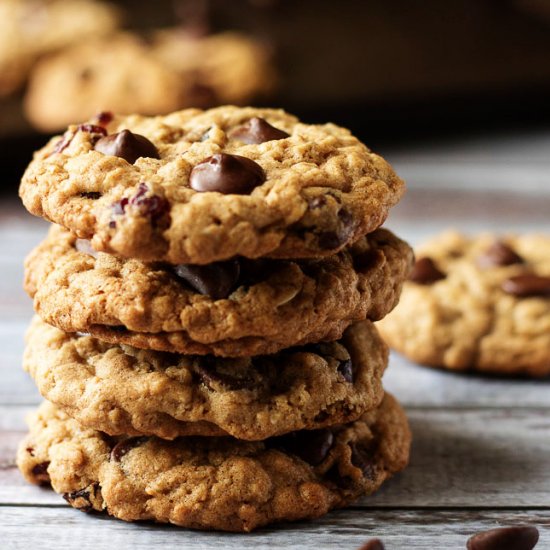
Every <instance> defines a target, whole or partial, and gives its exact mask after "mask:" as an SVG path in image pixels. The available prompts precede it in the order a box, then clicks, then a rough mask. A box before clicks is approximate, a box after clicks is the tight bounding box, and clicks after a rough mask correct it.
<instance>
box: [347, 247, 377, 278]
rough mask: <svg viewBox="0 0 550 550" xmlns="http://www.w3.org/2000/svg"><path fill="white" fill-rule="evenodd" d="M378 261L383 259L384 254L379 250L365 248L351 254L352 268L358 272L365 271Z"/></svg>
mask: <svg viewBox="0 0 550 550" xmlns="http://www.w3.org/2000/svg"><path fill="white" fill-rule="evenodd" d="M379 261H384V254H383V253H382V251H380V250H366V251H365V252H361V253H359V254H354V255H353V268H354V269H355V271H357V272H359V273H365V272H366V271H368V270H369V269H372V268H373V267H375V266H376V264H377V263H378V262H379Z"/></svg>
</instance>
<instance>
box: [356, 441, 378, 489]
mask: <svg viewBox="0 0 550 550" xmlns="http://www.w3.org/2000/svg"><path fill="white" fill-rule="evenodd" d="M350 447H351V463H352V464H353V465H354V466H355V467H356V468H359V469H360V470H361V471H362V472H363V475H364V476H365V477H366V478H367V479H370V480H371V481H374V478H375V474H376V471H375V466H374V464H373V462H372V451H371V449H370V448H368V447H362V446H360V445H357V444H356V443H351V444H350Z"/></svg>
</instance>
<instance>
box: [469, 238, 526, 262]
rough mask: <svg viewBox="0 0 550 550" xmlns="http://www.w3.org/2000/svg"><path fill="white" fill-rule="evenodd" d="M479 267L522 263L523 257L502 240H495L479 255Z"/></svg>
mask: <svg viewBox="0 0 550 550" xmlns="http://www.w3.org/2000/svg"><path fill="white" fill-rule="evenodd" d="M477 263H478V265H479V266H480V267H483V268H489V267H496V266H504V265H513V264H522V263H523V258H522V257H521V256H520V255H519V254H517V253H516V252H514V250H512V249H511V248H510V247H509V246H508V245H507V244H505V243H503V242H502V241H495V242H494V243H493V244H492V245H491V246H490V247H489V248H488V249H487V250H486V251H485V253H484V254H482V255H481V256H479V258H478V259H477Z"/></svg>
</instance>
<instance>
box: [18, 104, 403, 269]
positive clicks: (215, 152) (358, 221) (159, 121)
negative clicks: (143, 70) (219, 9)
mask: <svg viewBox="0 0 550 550" xmlns="http://www.w3.org/2000/svg"><path fill="white" fill-rule="evenodd" d="M94 122H95V124H92V123H89V124H84V125H80V126H71V127H70V128H69V130H67V132H66V133H65V135H64V136H63V137H61V138H59V137H57V138H53V139H52V141H51V142H50V143H49V144H48V145H46V146H45V147H44V148H43V149H42V150H40V151H39V152H38V153H36V154H35V157H34V160H33V161H32V163H31V164H30V166H29V167H28V169H27V171H26V172H25V175H24V176H23V180H22V182H21V187H20V194H21V197H22V199H23V202H24V204H25V206H26V207H27V208H28V210H29V211H30V212H31V213H33V214H35V215H38V216H43V217H45V218H46V219H48V220H50V221H53V222H55V223H58V224H60V225H62V226H64V227H66V228H67V229H70V230H72V231H74V232H76V233H77V234H78V236H79V237H81V238H88V239H92V246H93V247H94V248H95V249H96V250H101V251H105V252H111V253H115V254H118V255H121V256H124V257H132V258H138V259H141V260H144V261H165V262H169V263H172V264H179V263H193V264H208V263H212V262H215V261H221V260H226V259H228V258H233V257H235V256H245V257H248V258H257V257H260V256H270V257H277V258H311V257H324V256H329V255H332V254H335V253H336V252H338V251H339V250H341V249H342V248H343V247H344V246H346V245H347V244H349V243H352V242H354V241H356V240H357V239H358V238H359V237H361V236H362V235H364V234H366V233H368V232H370V231H373V230H375V229H376V228H377V227H379V226H380V225H381V224H382V222H383V221H384V220H385V218H386V216H387V214H388V211H389V209H390V207H391V206H393V205H394V204H395V203H396V202H397V201H398V200H399V198H400V197H401V195H402V193H403V192H404V184H403V182H402V181H401V180H400V179H399V178H398V177H397V175H396V174H395V173H394V172H393V170H392V169H391V167H390V166H389V164H388V163H387V162H386V161H384V160H383V159H382V158H381V157H379V156H378V155H376V154H374V153H372V152H371V151H370V150H369V149H367V147H365V146H364V145H363V144H362V143H361V142H360V141H358V140H357V139H356V138H355V137H353V136H352V135H351V134H350V133H349V131H348V130H345V129H343V128H340V127H338V126H335V125H333V124H326V125H308V124H303V123H301V122H299V121H298V120H297V119H296V118H295V117H293V116H291V115H288V114H286V113H285V112H283V111H277V110H271V109H254V108H237V107H220V108H217V109H212V110H210V111H199V110H185V111H180V112H178V113H173V114H171V115H168V116H165V117H156V118H147V117H142V116H137V115H136V116H129V117H114V118H112V119H111V117H109V116H105V115H104V116H103V117H102V118H101V119H98V120H95V121H94Z"/></svg>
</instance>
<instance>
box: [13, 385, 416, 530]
mask: <svg viewBox="0 0 550 550" xmlns="http://www.w3.org/2000/svg"><path fill="white" fill-rule="evenodd" d="M29 424H30V433H29V435H28V436H27V437H26V439H25V440H24V441H23V442H22V444H21V446H20V449H19V453H18V459H17V463H18V466H19V468H20V470H21V471H22V473H23V475H24V476H25V477H26V478H27V480H29V481H30V482H32V483H37V484H51V486H52V487H53V489H54V490H55V491H56V492H57V493H60V494H62V495H63V496H64V498H65V499H66V500H67V501H68V502H69V504H71V505H72V506H74V507H75V508H78V509H81V510H84V511H91V510H96V511H103V512H107V513H108V514H111V515H113V516H115V517H117V518H119V519H123V520H126V521H136V520H154V521H157V522H170V523H174V524H176V525H181V526H184V527H190V528H195V529H219V530H226V531H251V530H253V529H255V528H257V527H260V526H262V525H266V524H269V523H274V522H278V521H284V520H298V519H305V518H315V517H319V516H321V515H323V514H325V513H327V512H328V511H329V510H330V509H332V508H338V507H342V506H345V505H346V504H349V503H350V502H352V501H353V500H355V499H356V498H358V497H359V496H361V495H363V494H367V495H368V494H371V493H373V492H374V491H375V490H376V489H378V488H379V487H380V485H381V484H382V483H383V482H384V481H385V480H386V479H387V478H389V477H390V476H392V475H393V474H395V473H396V472H398V471H400V470H402V469H403V468H404V467H405V466H406V465H407V461H408V455H409V446H410V432H409V428H408V424H407V420H406V417H405V414H404V412H403V411H402V409H401V408H400V406H399V405H398V403H397V402H396V401H395V400H394V399H393V398H392V397H391V396H389V395H386V397H385V398H384V400H383V402H382V404H381V406H380V408H379V409H375V410H373V411H371V412H369V413H367V414H365V415H364V416H363V417H362V418H361V419H359V420H357V421H355V422H353V423H351V424H347V425H343V426H335V427H333V428H331V429H325V430H316V431H311V432H303V431H302V432H294V433H293V434H290V435H287V436H284V437H281V438H272V439H268V440H266V441H261V442H253V443H252V442H245V441H238V440H235V439H232V438H228V437H223V438H215V437H210V438H200V437H182V438H178V439H176V440H174V441H165V440H161V439H158V438H155V437H150V438H147V437H143V438H130V439H124V438H122V439H120V438H111V437H109V436H106V435H105V434H103V433H101V432H98V431H94V430H91V429H86V428H83V427H81V426H80V425H79V424H78V423H77V422H76V421H74V420H72V419H69V418H68V417H67V416H66V415H65V414H64V413H62V412H61V411H59V410H58V409H56V408H55V407H54V406H53V405H51V404H50V403H47V402H46V403H44V404H43V405H42V406H41V407H40V408H39V410H38V412H37V413H35V414H34V415H33V416H32V417H31V418H30V419H29Z"/></svg>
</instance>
